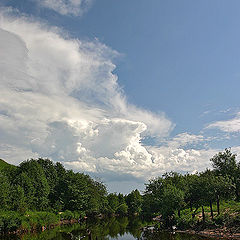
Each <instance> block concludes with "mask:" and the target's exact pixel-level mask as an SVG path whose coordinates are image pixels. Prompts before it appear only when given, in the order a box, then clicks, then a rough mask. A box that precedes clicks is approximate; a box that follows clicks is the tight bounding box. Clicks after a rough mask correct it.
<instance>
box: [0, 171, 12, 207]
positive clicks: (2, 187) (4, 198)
mask: <svg viewBox="0 0 240 240" xmlns="http://www.w3.org/2000/svg"><path fill="white" fill-rule="evenodd" d="M10 194H11V186H10V182H9V180H8V178H7V176H6V175H5V174H4V173H3V172H2V171H0V203H1V204H0V209H3V210H4V209H9V208H10V207H11V206H10V203H11V198H10Z"/></svg>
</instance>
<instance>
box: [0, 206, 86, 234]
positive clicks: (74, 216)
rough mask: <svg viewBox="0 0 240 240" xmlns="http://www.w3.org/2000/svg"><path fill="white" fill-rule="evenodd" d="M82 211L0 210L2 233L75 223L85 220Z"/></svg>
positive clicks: (38, 229)
mask: <svg viewBox="0 0 240 240" xmlns="http://www.w3.org/2000/svg"><path fill="white" fill-rule="evenodd" d="M84 217H85V215H83V213H82V212H71V211H65V212H60V213H53V212H30V211H28V212H25V213H19V212H14V211H5V212H0V234H21V233H26V232H34V231H44V230H46V229H52V228H54V227H56V226H59V225H64V224H73V223H77V222H79V221H80V220H83V219H84Z"/></svg>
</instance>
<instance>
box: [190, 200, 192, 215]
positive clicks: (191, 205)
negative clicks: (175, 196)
mask: <svg viewBox="0 0 240 240" xmlns="http://www.w3.org/2000/svg"><path fill="white" fill-rule="evenodd" d="M190 209H191V212H192V202H191V201H190Z"/></svg>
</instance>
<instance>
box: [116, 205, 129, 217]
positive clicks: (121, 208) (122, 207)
mask: <svg viewBox="0 0 240 240" xmlns="http://www.w3.org/2000/svg"><path fill="white" fill-rule="evenodd" d="M116 213H118V214H119V215H120V216H124V215H127V213H128V206H127V204H126V203H122V204H121V205H119V207H118V208H117V210H116Z"/></svg>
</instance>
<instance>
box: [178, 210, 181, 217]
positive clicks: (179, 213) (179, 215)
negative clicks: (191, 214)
mask: <svg viewBox="0 0 240 240" xmlns="http://www.w3.org/2000/svg"><path fill="white" fill-rule="evenodd" d="M178 217H179V218H180V217H181V210H178Z"/></svg>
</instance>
